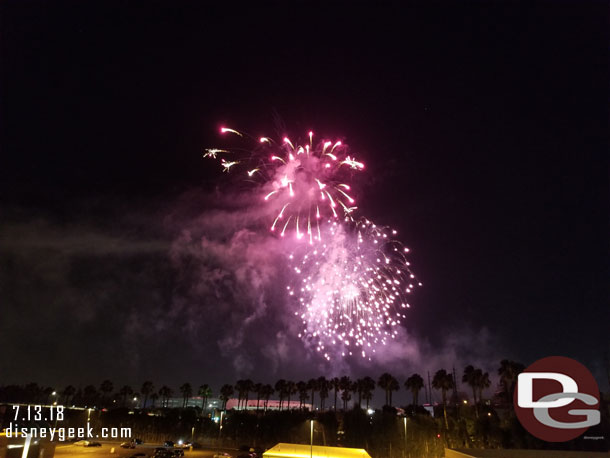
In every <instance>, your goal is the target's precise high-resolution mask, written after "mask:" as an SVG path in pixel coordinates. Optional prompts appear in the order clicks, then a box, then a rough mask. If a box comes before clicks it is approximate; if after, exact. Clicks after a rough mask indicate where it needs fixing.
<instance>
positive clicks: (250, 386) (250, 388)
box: [244, 378, 254, 410]
mask: <svg viewBox="0 0 610 458" xmlns="http://www.w3.org/2000/svg"><path fill="white" fill-rule="evenodd" d="M245 389H246V392H245V398H244V399H245V407H246V410H247V409H248V398H249V397H250V392H251V391H253V390H254V382H253V381H252V380H250V379H249V378H248V379H246V380H245Z"/></svg>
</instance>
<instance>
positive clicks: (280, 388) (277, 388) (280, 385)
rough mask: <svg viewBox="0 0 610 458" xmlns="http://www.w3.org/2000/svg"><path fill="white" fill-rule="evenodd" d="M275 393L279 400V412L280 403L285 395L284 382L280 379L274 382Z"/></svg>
mask: <svg viewBox="0 0 610 458" xmlns="http://www.w3.org/2000/svg"><path fill="white" fill-rule="evenodd" d="M275 391H277V395H278V397H279V398H280V410H282V403H283V402H284V396H285V395H286V380H284V379H283V378H282V379H279V380H278V381H277V382H275Z"/></svg>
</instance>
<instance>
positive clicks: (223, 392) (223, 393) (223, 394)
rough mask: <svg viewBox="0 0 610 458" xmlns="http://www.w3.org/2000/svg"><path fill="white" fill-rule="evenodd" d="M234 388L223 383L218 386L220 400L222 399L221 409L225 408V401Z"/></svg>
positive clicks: (231, 394)
mask: <svg viewBox="0 0 610 458" xmlns="http://www.w3.org/2000/svg"><path fill="white" fill-rule="evenodd" d="M233 393H234V390H233V386H232V385H223V386H222V387H220V400H221V401H222V410H227V401H228V400H229V399H231V396H233Z"/></svg>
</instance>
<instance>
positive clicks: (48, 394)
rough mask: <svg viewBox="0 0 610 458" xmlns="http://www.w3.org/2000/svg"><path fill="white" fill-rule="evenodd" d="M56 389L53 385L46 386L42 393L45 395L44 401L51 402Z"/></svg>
mask: <svg viewBox="0 0 610 458" xmlns="http://www.w3.org/2000/svg"><path fill="white" fill-rule="evenodd" d="M54 391H55V390H54V389H53V387H50V386H48V387H46V388H45V389H44V390H42V394H43V395H44V403H45V404H48V403H49V398H50V397H51V395H52V394H53V392H54Z"/></svg>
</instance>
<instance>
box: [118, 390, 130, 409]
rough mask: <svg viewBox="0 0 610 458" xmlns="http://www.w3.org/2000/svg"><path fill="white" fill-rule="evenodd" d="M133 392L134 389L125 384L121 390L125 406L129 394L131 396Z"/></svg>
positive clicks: (120, 393)
mask: <svg viewBox="0 0 610 458" xmlns="http://www.w3.org/2000/svg"><path fill="white" fill-rule="evenodd" d="M132 394H133V389H132V388H131V387H130V386H129V385H124V386H123V388H121V389H120V390H119V395H120V396H121V398H122V399H123V407H125V404H126V403H127V396H131V395H132Z"/></svg>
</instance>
